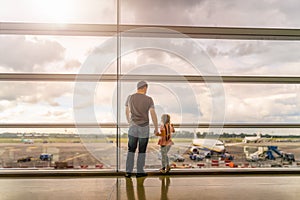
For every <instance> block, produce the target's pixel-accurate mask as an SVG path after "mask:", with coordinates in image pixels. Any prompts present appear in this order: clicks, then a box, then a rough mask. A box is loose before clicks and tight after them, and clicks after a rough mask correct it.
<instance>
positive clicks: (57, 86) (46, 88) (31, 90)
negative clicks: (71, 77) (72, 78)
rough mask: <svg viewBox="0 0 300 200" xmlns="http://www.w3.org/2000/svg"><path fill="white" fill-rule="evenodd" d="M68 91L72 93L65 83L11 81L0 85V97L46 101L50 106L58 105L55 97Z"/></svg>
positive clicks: (18, 101)
mask: <svg viewBox="0 0 300 200" xmlns="http://www.w3.org/2000/svg"><path fill="white" fill-rule="evenodd" d="M62 84H63V85H62ZM68 93H69V94H72V90H71V87H70V85H68V84H65V83H38V82H33V83H19V82H11V83H10V84H3V85H2V84H1V85H0V99H2V100H6V101H10V102H17V103H28V104H40V103H43V102H44V103H45V102H46V103H48V104H49V105H51V106H58V105H59V103H58V102H57V101H56V99H58V98H59V97H62V96H63V95H66V94H68Z"/></svg>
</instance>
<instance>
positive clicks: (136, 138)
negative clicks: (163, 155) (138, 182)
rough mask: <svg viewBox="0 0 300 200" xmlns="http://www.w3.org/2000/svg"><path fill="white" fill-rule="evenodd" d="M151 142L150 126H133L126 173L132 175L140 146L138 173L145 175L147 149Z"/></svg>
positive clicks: (131, 127)
mask: <svg viewBox="0 0 300 200" xmlns="http://www.w3.org/2000/svg"><path fill="white" fill-rule="evenodd" d="M148 140H149V126H144V127H142V126H138V125H131V126H130V127H129V131H128V154H127V160H126V172H127V173H131V172H132V171H133V167H134V155H135V151H136V149H137V146H139V148H138V149H139V152H138V158H137V173H144V166H145V160H146V149H147V145H148Z"/></svg>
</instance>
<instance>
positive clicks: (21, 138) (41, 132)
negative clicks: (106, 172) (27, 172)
mask: <svg viewBox="0 0 300 200" xmlns="http://www.w3.org/2000/svg"><path fill="white" fill-rule="evenodd" d="M84 131H85V134H80V133H82V131H79V130H78V129H71V128H65V129H62V128H11V129H9V128H7V129H4V128H2V129H1V130H0V155H1V160H0V165H1V168H2V167H3V168H48V169H55V168H58V169H69V168H73V169H110V170H115V169H116V146H115V141H116V139H115V136H116V134H115V129H111V130H110V134H105V135H104V134H99V133H97V132H93V131H92V129H90V130H89V129H85V130H84Z"/></svg>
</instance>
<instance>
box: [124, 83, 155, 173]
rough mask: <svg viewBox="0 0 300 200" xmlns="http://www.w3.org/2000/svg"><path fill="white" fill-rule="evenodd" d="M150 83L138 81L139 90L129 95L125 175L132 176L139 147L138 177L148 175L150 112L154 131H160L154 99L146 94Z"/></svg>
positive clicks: (127, 102) (126, 104)
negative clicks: (146, 162)
mask: <svg viewBox="0 0 300 200" xmlns="http://www.w3.org/2000/svg"><path fill="white" fill-rule="evenodd" d="M147 89H148V84H147V83H146V82H145V81H140V82H138V83H137V92H136V93H134V94H131V95H129V96H128V97H127V100H126V103H125V106H126V119H127V122H128V123H129V130H128V154H127V160H126V174H125V177H127V178H130V177H131V175H132V171H133V167H134V156H135V151H136V149H137V147H138V158H137V174H136V177H143V176H147V173H145V171H144V166H145V159H146V149H147V145H148V140H149V129H150V128H149V112H150V115H151V119H152V122H153V124H154V133H157V132H158V123H157V115H156V112H155V109H154V102H153V99H152V98H151V97H149V96H147V95H146V93H147Z"/></svg>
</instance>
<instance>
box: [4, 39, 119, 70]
mask: <svg viewBox="0 0 300 200" xmlns="http://www.w3.org/2000/svg"><path fill="white" fill-rule="evenodd" d="M106 40H108V38H105V37H74V36H35V35H22V36H21V35H1V36H0V43H1V55H0V57H1V59H0V60H1V61H0V72H1V73H7V72H8V73H15V72H16V73H22V72H29V73H80V72H81V68H83V66H84V65H85V64H86V62H87V59H88V58H89V56H90V55H91V54H92V52H93V51H95V49H97V48H100V47H101V45H102V44H103V43H104V42H105V41H106ZM115 54H116V52H115ZM99 59H100V58H99ZM94 63H95V62H94ZM88 64H89V66H85V68H87V67H89V68H92V69H91V71H92V70H93V68H95V67H97V66H94V65H95V64H93V63H91V62H89V63H88ZM85 71H87V70H85ZM110 72H116V70H115V71H113V70H111V71H110ZM89 73H91V72H89Z"/></svg>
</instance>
